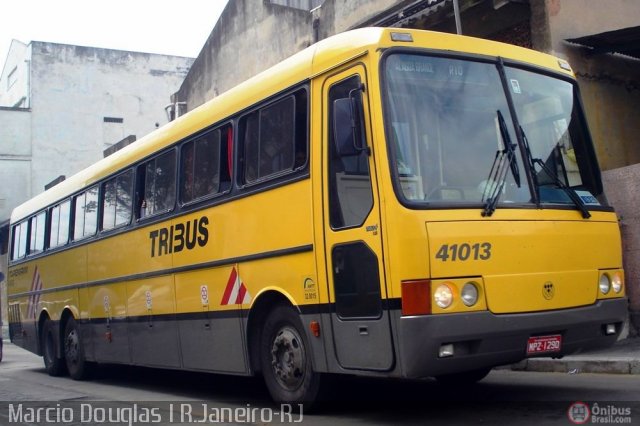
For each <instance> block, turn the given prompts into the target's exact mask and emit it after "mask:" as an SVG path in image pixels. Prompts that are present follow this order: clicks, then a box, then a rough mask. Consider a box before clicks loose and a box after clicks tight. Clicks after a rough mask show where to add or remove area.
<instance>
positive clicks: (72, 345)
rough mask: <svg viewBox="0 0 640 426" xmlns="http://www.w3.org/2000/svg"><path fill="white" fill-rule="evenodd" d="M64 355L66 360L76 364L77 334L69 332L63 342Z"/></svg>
mask: <svg viewBox="0 0 640 426" xmlns="http://www.w3.org/2000/svg"><path fill="white" fill-rule="evenodd" d="M64 354H65V357H66V358H67V360H69V361H71V362H73V363H76V362H77V361H78V332H77V331H76V330H71V332H70V333H69V334H68V335H67V338H66V339H65V342H64Z"/></svg>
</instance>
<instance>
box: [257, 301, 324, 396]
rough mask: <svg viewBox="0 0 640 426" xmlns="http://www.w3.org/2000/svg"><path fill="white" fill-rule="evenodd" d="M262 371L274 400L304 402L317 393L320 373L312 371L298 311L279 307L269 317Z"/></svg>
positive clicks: (265, 328) (265, 334) (261, 356)
mask: <svg viewBox="0 0 640 426" xmlns="http://www.w3.org/2000/svg"><path fill="white" fill-rule="evenodd" d="M260 360H261V363H262V374H263V376H264V381H265V383H266V385H267V388H268V389H269V393H270V394H271V397H272V398H273V400H274V401H275V402H279V403H291V404H303V403H304V404H305V406H306V407H310V406H311V404H313V402H314V401H315V400H316V397H317V396H318V390H319V387H320V374H318V373H316V372H314V371H313V367H312V365H311V357H310V348H309V345H308V343H307V341H306V337H305V335H304V332H303V329H302V324H301V323H300V318H299V317H298V313H297V312H296V311H295V310H294V309H293V308H292V307H290V306H285V305H280V306H277V307H276V308H275V309H273V311H272V312H271V313H270V314H269V316H268V317H267V320H266V321H265V324H264V328H263V330H262V339H261V342H260Z"/></svg>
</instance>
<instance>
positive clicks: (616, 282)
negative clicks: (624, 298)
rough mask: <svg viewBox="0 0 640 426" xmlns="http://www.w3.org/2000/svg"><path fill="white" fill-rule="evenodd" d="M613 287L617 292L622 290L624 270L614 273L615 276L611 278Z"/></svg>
mask: <svg viewBox="0 0 640 426" xmlns="http://www.w3.org/2000/svg"><path fill="white" fill-rule="evenodd" d="M611 288H613V291H615V292H616V293H620V291H621V290H622V272H615V273H614V274H613V278H612V279H611Z"/></svg>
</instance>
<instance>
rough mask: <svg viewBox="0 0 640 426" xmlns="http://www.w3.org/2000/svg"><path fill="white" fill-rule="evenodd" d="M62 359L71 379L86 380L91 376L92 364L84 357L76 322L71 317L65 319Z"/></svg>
mask: <svg viewBox="0 0 640 426" xmlns="http://www.w3.org/2000/svg"><path fill="white" fill-rule="evenodd" d="M63 342H64V359H65V362H66V365H67V370H68V371H69V376H70V377H71V378H72V379H73V380H86V379H88V378H90V377H91V373H92V370H93V364H92V363H90V362H87V360H86V359H85V357H84V345H83V343H82V336H81V335H80V329H79V328H78V323H76V320H75V319H73V317H71V318H69V319H68V320H67V325H66V326H65V327H64V340H63Z"/></svg>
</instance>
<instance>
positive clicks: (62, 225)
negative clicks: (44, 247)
mask: <svg viewBox="0 0 640 426" xmlns="http://www.w3.org/2000/svg"><path fill="white" fill-rule="evenodd" d="M70 211H71V202H70V201H69V200H67V201H65V202H63V203H60V204H58V205H57V206H55V207H53V208H51V212H50V214H49V248H55V247H59V246H62V245H65V244H67V242H68V241H69V213H70Z"/></svg>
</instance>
